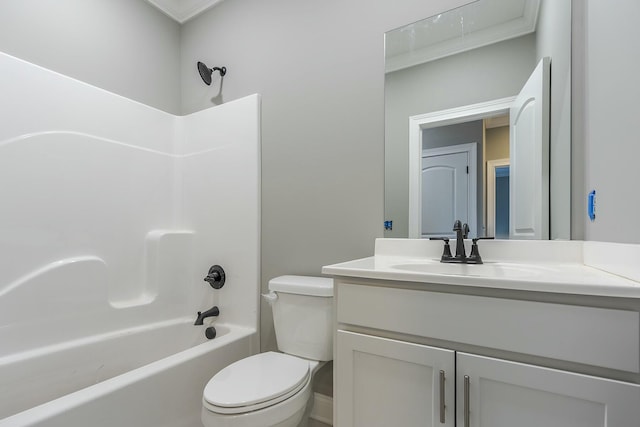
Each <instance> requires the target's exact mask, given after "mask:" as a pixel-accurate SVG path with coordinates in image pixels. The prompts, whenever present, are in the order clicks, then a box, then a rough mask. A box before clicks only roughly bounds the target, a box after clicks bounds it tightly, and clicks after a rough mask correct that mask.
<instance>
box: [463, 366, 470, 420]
mask: <svg viewBox="0 0 640 427" xmlns="http://www.w3.org/2000/svg"><path fill="white" fill-rule="evenodd" d="M469 426H470V424H469V375H465V376H464V427H469Z"/></svg>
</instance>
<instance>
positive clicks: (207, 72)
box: [198, 61, 227, 86]
mask: <svg viewBox="0 0 640 427" xmlns="http://www.w3.org/2000/svg"><path fill="white" fill-rule="evenodd" d="M214 71H219V72H220V77H222V76H224V75H225V74H227V67H213V68H209V67H207V66H206V64H204V63H202V62H200V61H198V72H200V77H202V81H204V82H205V84H206V85H207V86H209V85H211V74H213V72H214Z"/></svg>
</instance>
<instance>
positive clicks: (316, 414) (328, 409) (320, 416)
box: [309, 393, 333, 426]
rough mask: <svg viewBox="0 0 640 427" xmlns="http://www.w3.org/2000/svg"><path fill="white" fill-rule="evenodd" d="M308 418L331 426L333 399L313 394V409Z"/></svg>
mask: <svg viewBox="0 0 640 427" xmlns="http://www.w3.org/2000/svg"><path fill="white" fill-rule="evenodd" d="M309 418H312V419H314V420H316V421H320V422H321V423H325V424H329V425H330V426H332V425H333V398H332V397H330V396H327V395H324V394H320V393H313V409H312V410H311V414H310V415H309Z"/></svg>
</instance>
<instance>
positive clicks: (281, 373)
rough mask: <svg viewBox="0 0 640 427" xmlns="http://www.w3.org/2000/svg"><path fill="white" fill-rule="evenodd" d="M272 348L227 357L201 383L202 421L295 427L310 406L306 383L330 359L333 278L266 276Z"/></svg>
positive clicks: (217, 426)
mask: <svg viewBox="0 0 640 427" xmlns="http://www.w3.org/2000/svg"><path fill="white" fill-rule="evenodd" d="M269 290H270V294H269V295H266V296H265V297H266V298H267V299H268V300H269V301H270V303H271V306H272V309H273V316H274V329H275V331H276V340H277V342H278V348H279V350H281V351H282V352H266V353H261V354H256V355H253V356H250V357H247V358H245V359H242V360H239V361H237V362H234V363H232V364H231V365H229V366H227V367H226V368H224V369H222V370H221V371H220V372H218V373H217V374H216V375H215V376H214V377H213V378H211V380H209V382H208V383H207V385H206V387H205V389H204V392H203V398H202V416H201V419H202V423H203V425H204V426H205V427H297V426H302V425H305V424H304V423H305V422H306V418H307V415H308V412H309V411H310V409H311V401H312V399H311V397H312V392H311V388H312V387H311V384H312V380H313V376H314V374H315V373H316V372H317V371H318V369H319V368H320V367H321V366H322V365H324V363H326V361H328V360H331V359H332V353H333V341H332V337H333V334H332V327H331V326H332V320H333V316H332V310H333V308H332V307H333V303H332V300H333V298H332V297H333V281H332V280H331V279H326V278H320V277H308V276H281V277H277V278H275V279H272V280H271V281H270V282H269Z"/></svg>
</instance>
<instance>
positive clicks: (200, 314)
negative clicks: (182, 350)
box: [194, 305, 220, 325]
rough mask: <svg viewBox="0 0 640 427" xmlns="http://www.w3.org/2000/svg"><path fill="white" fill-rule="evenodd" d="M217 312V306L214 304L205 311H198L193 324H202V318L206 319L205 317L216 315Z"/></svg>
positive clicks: (218, 311) (218, 312)
mask: <svg viewBox="0 0 640 427" xmlns="http://www.w3.org/2000/svg"><path fill="white" fill-rule="evenodd" d="M219 314H220V310H219V309H218V306H215V305H214V306H213V307H211V308H210V309H209V310H207V311H203V312H198V318H197V319H196V322H195V323H194V325H203V324H204V323H203V322H202V321H203V320H204V319H206V318H207V317H212V316H218V315H219Z"/></svg>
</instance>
